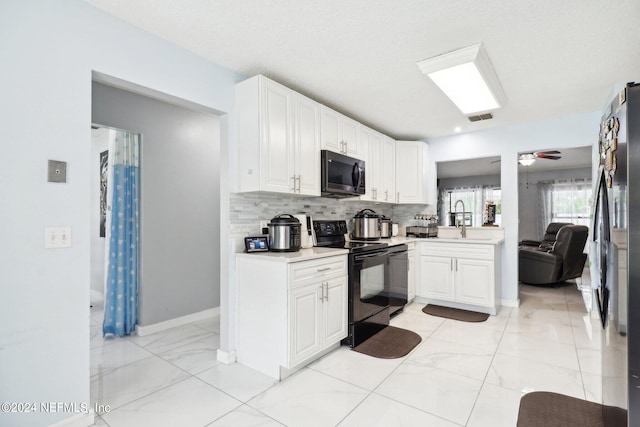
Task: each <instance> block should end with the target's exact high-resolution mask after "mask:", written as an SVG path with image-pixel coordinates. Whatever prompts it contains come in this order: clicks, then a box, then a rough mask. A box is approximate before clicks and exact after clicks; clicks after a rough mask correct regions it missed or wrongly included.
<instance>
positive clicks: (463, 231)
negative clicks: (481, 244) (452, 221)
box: [453, 200, 467, 239]
mask: <svg viewBox="0 0 640 427" xmlns="http://www.w3.org/2000/svg"><path fill="white" fill-rule="evenodd" d="M458 203H462V229H461V230H460V237H462V238H463V239H464V238H465V237H467V226H466V225H465V223H464V202H463V201H462V200H456V204H455V205H454V206H453V209H454V212H455V215H456V216H455V218H456V228H459V227H460V219H458Z"/></svg>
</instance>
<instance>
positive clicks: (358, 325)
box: [313, 220, 409, 347]
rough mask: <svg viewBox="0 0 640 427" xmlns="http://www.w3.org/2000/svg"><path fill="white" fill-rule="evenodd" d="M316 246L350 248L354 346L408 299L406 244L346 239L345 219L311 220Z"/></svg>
mask: <svg viewBox="0 0 640 427" xmlns="http://www.w3.org/2000/svg"><path fill="white" fill-rule="evenodd" d="M313 230H314V232H315V234H316V242H317V244H316V246H319V247H325V248H344V249H348V250H349V290H348V295H349V308H348V310H349V313H348V317H349V336H348V337H347V338H346V339H345V341H344V342H346V343H348V344H349V346H351V347H356V346H357V345H359V344H361V343H362V342H364V341H366V340H367V339H369V338H370V337H371V336H373V335H375V334H376V333H378V332H379V331H381V330H382V329H384V328H386V327H387V326H388V325H389V319H390V318H391V316H392V315H394V314H397V313H398V312H400V311H401V310H402V309H403V308H404V305H405V304H406V303H407V299H408V273H407V270H408V265H409V264H408V263H409V260H408V253H407V245H404V244H400V245H389V244H388V243H386V242H381V241H377V240H376V241H347V240H346V238H345V235H346V234H347V232H348V230H347V222H346V221H340V220H338V221H313Z"/></svg>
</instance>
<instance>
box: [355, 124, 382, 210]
mask: <svg viewBox="0 0 640 427" xmlns="http://www.w3.org/2000/svg"><path fill="white" fill-rule="evenodd" d="M376 137H377V135H376V134H375V133H374V132H373V131H372V130H371V129H369V128H366V127H364V126H362V127H361V128H360V131H359V132H358V138H359V142H358V143H359V145H360V146H365V145H366V147H367V155H366V157H365V159H364V162H365V170H366V176H365V190H366V192H365V195H364V196H360V200H369V201H373V200H375V196H376V193H375V186H376V184H377V181H376V177H375V175H374V171H375V167H374V164H375V161H376V156H377V154H378V152H377V145H376V142H375V141H376Z"/></svg>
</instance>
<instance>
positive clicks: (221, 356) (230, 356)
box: [217, 349, 238, 365]
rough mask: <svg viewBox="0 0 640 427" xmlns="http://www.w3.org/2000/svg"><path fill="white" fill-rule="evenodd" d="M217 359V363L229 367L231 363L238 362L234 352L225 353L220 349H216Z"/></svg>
mask: <svg viewBox="0 0 640 427" xmlns="http://www.w3.org/2000/svg"><path fill="white" fill-rule="evenodd" d="M217 359H218V361H219V362H222V363H224V364H225V365H231V364H232V363H236V362H237V361H238V358H237V356H236V352H235V351H230V352H226V351H223V350H221V349H218V355H217Z"/></svg>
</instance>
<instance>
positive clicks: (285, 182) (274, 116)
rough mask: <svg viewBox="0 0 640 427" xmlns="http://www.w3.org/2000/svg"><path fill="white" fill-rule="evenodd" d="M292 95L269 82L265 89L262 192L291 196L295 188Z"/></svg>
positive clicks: (278, 85) (266, 82)
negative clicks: (289, 194)
mask: <svg viewBox="0 0 640 427" xmlns="http://www.w3.org/2000/svg"><path fill="white" fill-rule="evenodd" d="M292 95H293V92H292V91H291V90H290V89H287V88H286V87H284V86H282V85H280V84H278V83H275V82H272V81H269V80H266V81H265V84H264V86H263V87H262V99H263V104H262V115H263V118H262V126H263V128H262V132H263V137H264V139H263V141H262V144H263V146H262V150H261V151H262V156H261V159H260V162H261V170H262V189H263V190H264V191H274V192H279V193H291V192H293V188H294V184H295V183H294V179H293V178H294V176H293V175H294V173H293V142H292V117H293V114H292V105H291V102H292Z"/></svg>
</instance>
